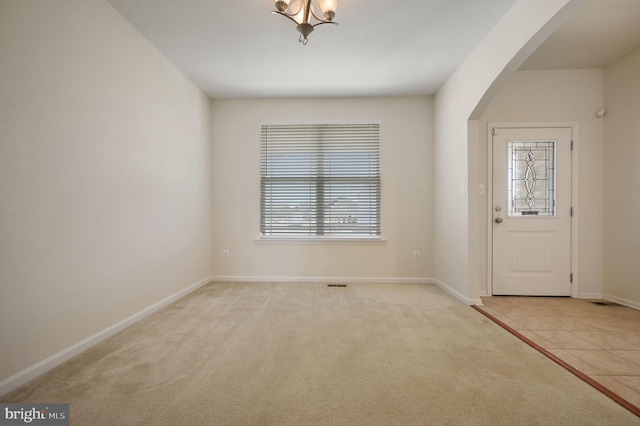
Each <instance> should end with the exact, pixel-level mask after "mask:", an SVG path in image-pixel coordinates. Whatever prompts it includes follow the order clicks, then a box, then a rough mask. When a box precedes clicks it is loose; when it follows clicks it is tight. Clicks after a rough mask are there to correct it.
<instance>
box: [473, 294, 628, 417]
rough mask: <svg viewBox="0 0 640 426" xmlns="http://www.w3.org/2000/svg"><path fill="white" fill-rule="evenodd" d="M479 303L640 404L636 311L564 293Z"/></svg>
mask: <svg viewBox="0 0 640 426" xmlns="http://www.w3.org/2000/svg"><path fill="white" fill-rule="evenodd" d="M482 302H483V303H484V306H482V307H481V309H482V310H484V311H485V312H487V313H488V314H490V315H492V316H494V317H495V318H496V319H498V320H500V321H502V322H503V323H505V324H506V325H508V326H510V327H511V328H513V329H515V330H516V331H518V332H519V333H521V334H522V335H523V336H525V337H527V338H528V339H530V340H531V341H533V342H534V343H536V344H538V345H540V346H542V347H543V348H544V349H546V350H547V351H549V352H551V353H552V354H554V355H556V356H557V357H558V358H560V359H562V360H563V361H565V362H566V363H568V364H569V365H571V366H573V367H574V368H576V369H577V370H579V371H581V372H582V373H584V374H586V375H587V376H589V377H591V378H592V379H593V380H595V381H596V382H598V383H600V384H601V385H603V386H604V387H606V388H608V389H609V390H611V391H613V392H615V393H616V394H618V395H619V396H621V397H622V398H624V399H626V400H627V401H628V402H630V403H631V404H634V405H635V406H636V407H639V408H640V311H639V310H635V309H632V308H627V307H625V306H621V305H617V304H613V303H611V302H606V301H602V300H600V301H588V300H578V299H570V298H563V297H513V296H494V297H483V298H482ZM594 302H599V303H607V305H600V304H597V303H594Z"/></svg>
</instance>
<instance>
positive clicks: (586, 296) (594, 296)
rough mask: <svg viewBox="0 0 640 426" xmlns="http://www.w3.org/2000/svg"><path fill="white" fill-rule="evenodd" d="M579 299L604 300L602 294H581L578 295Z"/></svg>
mask: <svg viewBox="0 0 640 426" xmlns="http://www.w3.org/2000/svg"><path fill="white" fill-rule="evenodd" d="M578 299H595V300H600V299H602V293H580V294H578Z"/></svg>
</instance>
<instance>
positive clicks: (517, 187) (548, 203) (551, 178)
mask: <svg viewBox="0 0 640 426" xmlns="http://www.w3.org/2000/svg"><path fill="white" fill-rule="evenodd" d="M507 149H508V155H509V159H508V173H507V180H508V183H507V192H508V194H507V203H508V206H507V212H508V215H509V216H510V217H517V216H555V204H556V203H555V201H556V200H555V193H556V190H555V169H556V165H555V142H509V143H508V148H507Z"/></svg>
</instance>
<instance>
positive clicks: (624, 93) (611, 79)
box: [604, 50, 640, 309]
mask: <svg viewBox="0 0 640 426" xmlns="http://www.w3.org/2000/svg"><path fill="white" fill-rule="evenodd" d="M604 88H605V98H604V100H605V103H604V104H605V107H606V108H607V114H606V115H605V117H604V217H605V222H604V292H605V297H607V298H608V299H611V300H616V301H619V302H623V303H626V304H628V305H631V306H634V307H636V308H638V309H640V278H639V277H640V262H639V261H638V259H640V219H639V218H640V213H639V212H640V50H636V51H635V52H634V53H632V54H630V55H628V56H627V57H625V58H623V59H621V60H619V61H617V62H615V63H613V64H611V65H610V66H608V67H607V68H605V70H604Z"/></svg>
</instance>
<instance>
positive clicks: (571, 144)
mask: <svg viewBox="0 0 640 426" xmlns="http://www.w3.org/2000/svg"><path fill="white" fill-rule="evenodd" d="M571 151H573V141H571Z"/></svg>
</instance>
